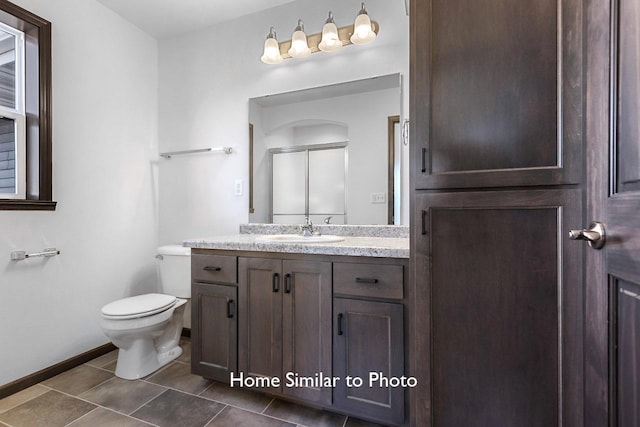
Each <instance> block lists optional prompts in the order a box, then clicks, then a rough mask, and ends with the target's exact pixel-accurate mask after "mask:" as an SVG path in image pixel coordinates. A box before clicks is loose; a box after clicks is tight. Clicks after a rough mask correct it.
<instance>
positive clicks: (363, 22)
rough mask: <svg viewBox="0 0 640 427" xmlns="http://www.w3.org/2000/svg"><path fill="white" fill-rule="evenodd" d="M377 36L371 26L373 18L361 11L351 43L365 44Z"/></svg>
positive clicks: (354, 27)
mask: <svg viewBox="0 0 640 427" xmlns="http://www.w3.org/2000/svg"><path fill="white" fill-rule="evenodd" d="M375 38H376V33H375V32H374V31H373V28H372V27H371V19H369V15H367V14H366V13H360V14H359V15H358V16H357V17H356V22H355V23H354V25H353V34H352V35H351V43H353V44H365V43H369V42H371V41H373V40H375Z"/></svg>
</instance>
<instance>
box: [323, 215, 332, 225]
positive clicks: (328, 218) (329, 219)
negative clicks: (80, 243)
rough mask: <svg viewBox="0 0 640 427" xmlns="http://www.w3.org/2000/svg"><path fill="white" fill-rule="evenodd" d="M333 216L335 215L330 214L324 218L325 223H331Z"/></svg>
mask: <svg viewBox="0 0 640 427" xmlns="http://www.w3.org/2000/svg"><path fill="white" fill-rule="evenodd" d="M331 218H333V216H328V217H326V218H325V219H324V223H325V224H331Z"/></svg>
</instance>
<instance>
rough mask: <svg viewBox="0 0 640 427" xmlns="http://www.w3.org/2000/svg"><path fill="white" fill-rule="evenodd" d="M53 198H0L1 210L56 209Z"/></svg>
mask: <svg viewBox="0 0 640 427" xmlns="http://www.w3.org/2000/svg"><path fill="white" fill-rule="evenodd" d="M57 203H58V202H54V201H53V200H7V199H5V200H0V211H55V210H56V204H57Z"/></svg>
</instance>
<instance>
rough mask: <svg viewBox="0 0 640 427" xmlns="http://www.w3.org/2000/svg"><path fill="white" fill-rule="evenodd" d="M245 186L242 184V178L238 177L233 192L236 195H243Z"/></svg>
mask: <svg viewBox="0 0 640 427" xmlns="http://www.w3.org/2000/svg"><path fill="white" fill-rule="evenodd" d="M243 187H244V186H243V185H242V180H241V179H236V180H235V182H234V183H233V194H235V195H236V196H242V191H243Z"/></svg>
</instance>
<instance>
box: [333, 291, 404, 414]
mask: <svg viewBox="0 0 640 427" xmlns="http://www.w3.org/2000/svg"><path fill="white" fill-rule="evenodd" d="M333 301H334V302H333V307H334V315H335V318H336V326H335V328H334V329H335V331H334V335H333V336H334V339H333V343H334V359H333V368H334V375H335V376H337V377H340V381H338V382H337V384H336V385H337V386H336V388H335V390H334V407H335V408H338V409H341V410H343V411H345V412H347V413H357V414H361V416H362V415H366V416H367V417H369V418H371V419H375V420H376V421H378V422H388V423H392V424H401V423H402V422H403V420H404V389H403V388H402V387H391V386H387V384H384V383H383V384H382V385H381V384H380V382H379V381H377V380H376V381H374V383H373V384H372V385H373V386H372V387H369V385H370V384H369V380H370V375H371V374H379V375H381V376H382V377H384V378H391V377H397V378H399V377H402V376H403V375H404V337H403V334H404V329H403V323H404V322H403V306H402V304H391V303H384V302H371V301H360V300H354V299H348V298H334V300H333ZM347 376H350V377H359V378H361V379H362V381H363V382H362V385H361V386H360V387H347V382H346V380H345V379H346V377H347Z"/></svg>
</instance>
